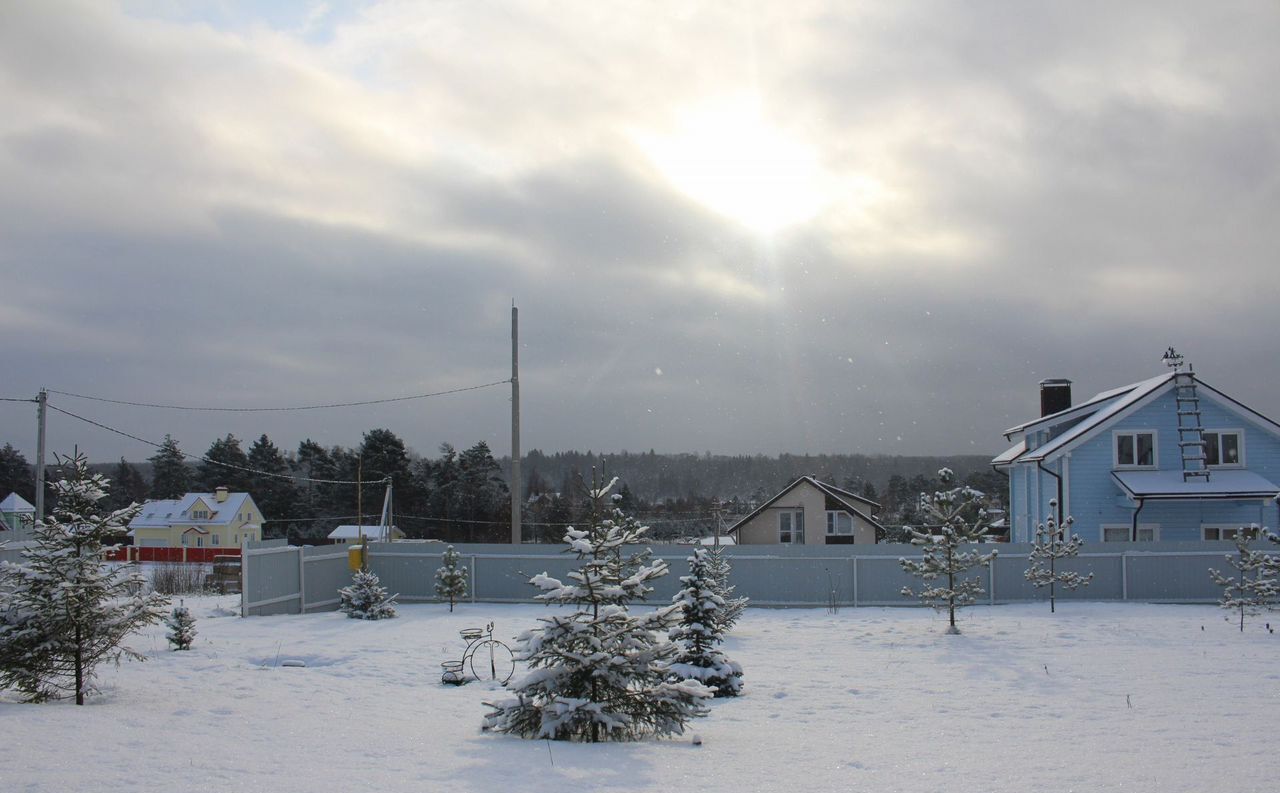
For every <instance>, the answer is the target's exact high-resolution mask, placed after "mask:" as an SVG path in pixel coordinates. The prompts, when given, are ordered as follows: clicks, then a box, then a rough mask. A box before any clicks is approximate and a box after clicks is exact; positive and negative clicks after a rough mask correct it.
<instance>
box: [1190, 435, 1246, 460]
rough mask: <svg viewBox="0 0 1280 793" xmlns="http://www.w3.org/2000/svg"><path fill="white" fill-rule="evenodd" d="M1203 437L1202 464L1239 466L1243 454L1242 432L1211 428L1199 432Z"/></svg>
mask: <svg viewBox="0 0 1280 793" xmlns="http://www.w3.org/2000/svg"><path fill="white" fill-rule="evenodd" d="M1201 437H1203V438H1204V464H1205V465H1208V466H1219V467H1223V468H1232V467H1236V466H1239V465H1240V464H1241V460H1242V459H1243V456H1242V455H1241V454H1240V450H1241V449H1242V448H1243V447H1244V438H1243V433H1242V432H1240V431H1239V430H1231V431H1226V430H1213V431H1206V432H1204V433H1201Z"/></svg>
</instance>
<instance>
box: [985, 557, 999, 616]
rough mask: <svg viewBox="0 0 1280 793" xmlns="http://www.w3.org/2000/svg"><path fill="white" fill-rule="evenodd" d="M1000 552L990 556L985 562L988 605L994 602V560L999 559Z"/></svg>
mask: <svg viewBox="0 0 1280 793" xmlns="http://www.w3.org/2000/svg"><path fill="white" fill-rule="evenodd" d="M999 559H1000V554H996V555H995V556H993V557H991V561H990V562H988V563H987V591H988V592H989V595H988V598H989V605H992V606H994V605H995V604H996V562H997V561H999Z"/></svg>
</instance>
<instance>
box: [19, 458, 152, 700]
mask: <svg viewBox="0 0 1280 793" xmlns="http://www.w3.org/2000/svg"><path fill="white" fill-rule="evenodd" d="M58 462H59V465H60V466H61V467H62V469H63V478H62V479H61V480H59V481H58V482H56V483H55V484H54V490H55V492H56V493H57V494H58V506H57V508H56V509H55V510H54V512H53V514H52V516H50V517H49V518H48V519H46V520H45V521H42V522H39V523H37V524H36V525H35V527H34V537H35V544H34V546H33V547H31V548H29V549H27V550H26V551H24V552H23V558H24V560H25V561H24V563H22V564H5V565H4V566H3V567H0V685H2V686H5V687H11V688H16V689H17V690H18V691H21V692H22V693H23V694H24V695H25V696H26V698H27V700H28V701H31V702H42V701H45V700H47V699H56V698H60V697H63V696H74V697H75V700H76V704H77V705H83V704H84V700H85V696H86V695H87V694H89V693H91V692H92V691H93V681H94V677H95V670H96V669H97V666H98V664H100V663H102V662H103V661H113V662H116V663H119V661H120V659H121V658H122V657H125V658H131V659H136V660H142V659H143V656H142V655H141V654H139V653H137V652H135V651H133V650H131V649H129V648H128V647H126V646H124V644H123V642H124V640H125V638H126V637H127V636H128V635H129V634H130V633H132V632H133V631H134V630H136V629H138V628H141V627H143V626H145V625H149V624H151V623H153V622H156V621H158V620H159V619H160V618H161V617H162V616H164V611H163V609H164V606H165V605H166V604H167V603H168V600H167V599H166V598H165V597H164V596H162V595H158V594H155V593H149V594H142V590H143V587H142V583H143V581H142V577H141V576H140V575H138V574H136V573H131V574H123V573H121V572H119V571H117V570H115V569H113V568H111V567H108V565H107V563H106V561H105V560H104V559H103V551H104V550H105V549H106V548H107V547H109V546H107V540H108V537H110V536H112V535H114V534H116V533H118V532H120V531H122V530H123V528H124V526H125V524H126V523H128V521H129V520H130V519H131V518H132V517H133V516H134V515H136V514H137V513H138V509H139V507H136V506H134V507H129V508H126V509H121V510H114V511H109V512H107V511H100V508H99V502H101V501H103V499H105V498H106V497H107V482H106V479H105V478H103V477H102V476H101V475H100V474H95V473H92V472H91V471H90V470H89V463H88V460H87V459H86V458H85V456H84V455H83V454H80V453H78V452H77V453H76V454H75V455H74V456H73V457H70V458H59V460H58Z"/></svg>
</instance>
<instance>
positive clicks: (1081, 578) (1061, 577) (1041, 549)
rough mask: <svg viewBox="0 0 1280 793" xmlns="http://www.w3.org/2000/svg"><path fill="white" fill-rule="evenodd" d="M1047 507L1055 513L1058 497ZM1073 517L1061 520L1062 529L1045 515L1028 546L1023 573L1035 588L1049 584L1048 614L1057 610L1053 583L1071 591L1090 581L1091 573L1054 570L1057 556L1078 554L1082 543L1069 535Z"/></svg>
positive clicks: (1075, 536)
mask: <svg viewBox="0 0 1280 793" xmlns="http://www.w3.org/2000/svg"><path fill="white" fill-rule="evenodd" d="M1049 509H1050V511H1051V512H1053V513H1056V512H1057V509H1058V499H1056V498H1051V499H1049ZM1074 523H1075V518H1073V517H1071V516H1070V515H1068V516H1067V517H1066V519H1065V520H1063V521H1062V529H1061V530H1059V529H1058V521H1057V519H1055V518H1054V517H1053V515H1050V516H1049V519H1048V520H1046V521H1045V522H1044V523H1041V524H1040V525H1039V526H1037V527H1036V542H1035V544H1034V545H1033V546H1032V547H1031V565H1030V567H1028V568H1027V572H1026V573H1024V574H1023V575H1024V576H1025V577H1026V579H1027V580H1028V581H1030V582H1031V583H1032V584H1033V585H1034V586H1035V587H1036V588H1037V589H1038V588H1040V587H1045V586H1047V587H1049V613H1050V614H1052V613H1053V612H1055V611H1056V610H1057V592H1056V589H1057V586H1058V584H1061V585H1062V586H1063V587H1065V588H1066V589H1068V590H1072V591H1074V590H1075V589H1077V588H1079V587H1082V586H1089V582H1090V581H1092V580H1093V573H1090V574H1089V575H1080V574H1079V573H1073V572H1070V571H1067V570H1059V569H1057V562H1058V560H1059V559H1069V558H1072V557H1074V556H1077V555H1078V554H1079V553H1080V547H1081V546H1082V545H1084V540H1083V539H1081V537H1080V535H1079V534H1071V535H1070V536H1068V534H1067V533H1068V532H1070V531H1071V526H1072V524H1074Z"/></svg>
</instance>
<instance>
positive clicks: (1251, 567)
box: [1209, 525, 1280, 633]
mask: <svg viewBox="0 0 1280 793" xmlns="http://www.w3.org/2000/svg"><path fill="white" fill-rule="evenodd" d="M1264 531H1265V530H1264ZM1266 534H1267V538H1268V539H1272V538H1273V537H1274V536H1275V535H1272V534H1270V532H1267V533H1266ZM1257 536H1258V527H1257V526H1256V525H1255V526H1251V527H1250V528H1249V529H1243V528H1242V529H1239V530H1237V531H1236V538H1235V539H1236V553H1235V554H1227V555H1226V557H1225V558H1226V560H1227V564H1229V565H1231V566H1232V567H1234V568H1235V570H1236V572H1235V574H1234V575H1229V576H1228V575H1223V574H1222V573H1220V572H1219V571H1217V570H1215V569H1213V568H1209V577H1210V578H1212V579H1213V583H1215V584H1217V585H1218V586H1220V587H1222V598H1221V599H1219V600H1218V605H1219V606H1222V608H1224V609H1227V610H1228V611H1234V612H1237V613H1238V614H1239V615H1240V632H1241V633H1243V632H1244V618H1245V617H1246V616H1251V615H1254V614H1257V613H1258V612H1259V611H1261V610H1262V609H1263V608H1264V607H1269V606H1271V605H1272V604H1273V603H1275V601H1276V600H1277V598H1278V597H1280V581H1277V579H1276V574H1277V573H1280V565H1278V564H1277V560H1276V559H1275V558H1273V557H1272V556H1271V555H1270V554H1267V553H1264V552H1263V551H1257V550H1254V549H1252V548H1250V547H1249V542H1250V540H1251V539H1252V538H1254V537H1257ZM1227 619H1228V620H1231V619H1234V617H1230V616H1229V617H1227Z"/></svg>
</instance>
